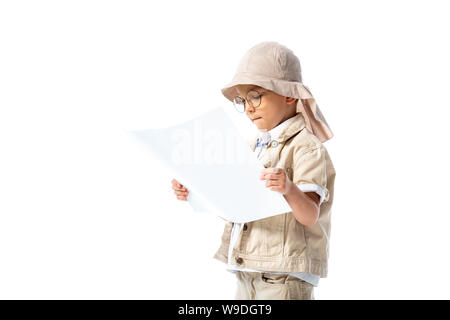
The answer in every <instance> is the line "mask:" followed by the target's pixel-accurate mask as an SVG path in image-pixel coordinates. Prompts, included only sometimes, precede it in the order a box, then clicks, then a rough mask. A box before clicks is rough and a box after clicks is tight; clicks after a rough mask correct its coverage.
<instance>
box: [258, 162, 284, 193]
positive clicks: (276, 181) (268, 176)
mask: <svg viewBox="0 0 450 320" xmlns="http://www.w3.org/2000/svg"><path fill="white" fill-rule="evenodd" d="M260 180H267V183H266V187H268V188H269V187H270V190H272V191H277V192H279V193H281V194H282V195H284V194H286V193H287V192H288V191H289V189H290V188H291V186H292V181H291V180H289V178H288V176H287V174H286V171H285V170H284V169H283V168H265V169H263V170H262V171H261V177H260Z"/></svg>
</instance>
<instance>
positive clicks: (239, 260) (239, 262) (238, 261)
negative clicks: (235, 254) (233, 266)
mask: <svg viewBox="0 0 450 320" xmlns="http://www.w3.org/2000/svg"><path fill="white" fill-rule="evenodd" d="M236 262H237V263H238V264H242V262H244V259H242V258H237V259H236Z"/></svg>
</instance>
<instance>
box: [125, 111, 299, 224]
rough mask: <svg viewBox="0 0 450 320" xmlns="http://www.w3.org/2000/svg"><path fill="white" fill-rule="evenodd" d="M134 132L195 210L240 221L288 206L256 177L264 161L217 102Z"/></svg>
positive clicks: (263, 215)
mask: <svg viewBox="0 0 450 320" xmlns="http://www.w3.org/2000/svg"><path fill="white" fill-rule="evenodd" d="M132 133H133V134H134V135H135V136H136V137H137V138H138V139H139V140H140V141H142V142H143V143H144V144H145V145H146V146H147V147H148V148H149V150H150V151H151V152H152V153H153V154H154V155H155V156H156V157H157V158H159V159H160V160H161V162H162V163H163V164H164V165H166V166H168V167H169V168H170V169H171V170H173V172H174V175H175V176H174V178H175V179H176V180H178V181H179V182H180V183H181V184H183V185H184V186H185V187H186V188H187V189H188V190H189V196H188V199H187V200H188V202H189V204H190V205H191V207H192V208H193V210H195V211H199V212H208V213H211V214H214V215H217V216H220V217H222V218H224V219H226V220H228V221H233V222H239V223H242V222H249V221H253V220H258V219H263V218H266V217H270V216H273V215H277V214H281V213H285V212H290V211H291V208H290V206H289V205H288V203H287V202H286V200H285V199H284V197H283V196H282V195H281V194H280V193H279V192H276V191H272V190H270V188H267V187H266V186H265V183H266V182H265V181H264V180H260V179H259V178H260V174H261V170H262V169H263V168H264V166H263V165H262V163H261V162H260V161H258V160H257V159H256V155H255V154H254V153H253V151H252V150H251V148H250V146H249V143H248V140H246V139H245V138H244V136H243V135H242V133H241V132H240V131H239V130H238V128H237V127H236V126H235V125H234V123H233V121H232V120H231V119H230V118H229V116H228V115H227V114H226V112H225V111H224V110H223V109H222V108H220V107H219V108H216V109H214V110H212V111H210V112H208V113H205V114H204V115H201V116H199V117H197V118H195V119H193V120H190V121H187V122H185V123H182V124H180V125H177V126H173V127H170V128H163V129H151V130H144V131H132ZM170 178H172V177H170ZM174 199H175V198H174Z"/></svg>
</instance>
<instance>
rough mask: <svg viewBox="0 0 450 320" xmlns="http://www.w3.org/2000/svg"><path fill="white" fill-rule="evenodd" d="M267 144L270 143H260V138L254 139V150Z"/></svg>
mask: <svg viewBox="0 0 450 320" xmlns="http://www.w3.org/2000/svg"><path fill="white" fill-rule="evenodd" d="M269 143H270V141H266V142H263V143H261V140H260V138H258V139H256V147H255V148H258V147H264V146H267V145H268V144H269Z"/></svg>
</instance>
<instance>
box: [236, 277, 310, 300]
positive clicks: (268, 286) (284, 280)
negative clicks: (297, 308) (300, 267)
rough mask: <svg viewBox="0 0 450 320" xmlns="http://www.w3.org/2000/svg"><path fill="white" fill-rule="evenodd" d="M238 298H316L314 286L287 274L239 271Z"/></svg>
mask: <svg viewBox="0 0 450 320" xmlns="http://www.w3.org/2000/svg"><path fill="white" fill-rule="evenodd" d="M236 277H237V292H236V299H237V300H314V286H313V285H312V284H310V283H309V282H306V281H304V280H301V279H299V278H296V277H293V276H291V275H287V274H272V273H260V272H244V271H237V272H236Z"/></svg>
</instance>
